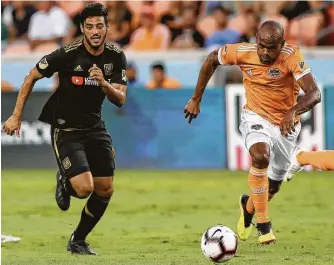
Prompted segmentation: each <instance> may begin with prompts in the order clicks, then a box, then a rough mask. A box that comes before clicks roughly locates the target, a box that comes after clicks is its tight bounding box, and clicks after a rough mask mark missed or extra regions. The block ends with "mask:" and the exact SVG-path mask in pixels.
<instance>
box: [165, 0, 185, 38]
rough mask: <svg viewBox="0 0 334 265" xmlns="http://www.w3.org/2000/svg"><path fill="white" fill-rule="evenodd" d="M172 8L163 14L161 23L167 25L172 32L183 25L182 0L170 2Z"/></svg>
mask: <svg viewBox="0 0 334 265" xmlns="http://www.w3.org/2000/svg"><path fill="white" fill-rule="evenodd" d="M169 4H170V8H169V11H168V12H167V13H164V14H163V15H162V16H161V20H160V23H162V24H164V25H166V26H167V27H168V28H169V29H170V31H171V32H172V34H174V32H173V31H174V30H179V29H181V28H182V26H183V21H182V17H181V16H182V2H181V1H171V2H169Z"/></svg>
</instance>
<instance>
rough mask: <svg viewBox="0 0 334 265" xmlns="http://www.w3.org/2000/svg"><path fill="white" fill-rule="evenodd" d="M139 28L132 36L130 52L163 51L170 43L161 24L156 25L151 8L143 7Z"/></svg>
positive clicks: (167, 33)
mask: <svg viewBox="0 0 334 265" xmlns="http://www.w3.org/2000/svg"><path fill="white" fill-rule="evenodd" d="M140 22H141V27H140V28H138V29H136V30H135V31H134V33H133V35H132V38H131V42H130V45H129V46H128V48H129V49H131V50H136V51H148V50H164V49H167V48H168V46H169V43H170V31H169V29H168V28H167V27H166V26H165V25H162V24H157V23H156V22H155V19H154V9H153V8H152V7H151V6H148V5H145V6H143V8H142V10H141V14H140Z"/></svg>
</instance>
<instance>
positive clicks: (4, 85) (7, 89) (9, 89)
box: [1, 80, 14, 92]
mask: <svg viewBox="0 0 334 265" xmlns="http://www.w3.org/2000/svg"><path fill="white" fill-rule="evenodd" d="M13 91H14V87H13V86H12V85H11V84H10V83H8V82H6V81H3V80H1V92H13Z"/></svg>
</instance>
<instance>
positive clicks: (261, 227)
mask: <svg viewBox="0 0 334 265" xmlns="http://www.w3.org/2000/svg"><path fill="white" fill-rule="evenodd" d="M256 228H257V230H258V233H259V242H260V244H261V245H269V244H271V243H275V242H276V236H275V235H274V232H273V230H272V228H271V222H267V223H261V224H257V226H256Z"/></svg>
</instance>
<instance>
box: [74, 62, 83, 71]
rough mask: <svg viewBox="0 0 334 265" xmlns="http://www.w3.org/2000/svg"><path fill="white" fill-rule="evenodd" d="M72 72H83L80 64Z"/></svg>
mask: <svg viewBox="0 0 334 265" xmlns="http://www.w3.org/2000/svg"><path fill="white" fill-rule="evenodd" d="M74 71H83V70H82V68H81V66H80V64H79V65H78V66H77V67H75V68H74Z"/></svg>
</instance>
